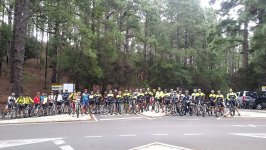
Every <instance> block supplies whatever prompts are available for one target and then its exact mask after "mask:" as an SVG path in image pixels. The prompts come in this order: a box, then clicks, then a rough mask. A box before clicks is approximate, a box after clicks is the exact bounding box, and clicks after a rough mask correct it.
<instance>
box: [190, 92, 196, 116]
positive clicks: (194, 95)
mask: <svg viewBox="0 0 266 150" xmlns="http://www.w3.org/2000/svg"><path fill="white" fill-rule="evenodd" d="M196 94H197V89H194V90H193V93H192V94H191V106H192V109H193V112H195V106H196V105H195V101H196Z"/></svg>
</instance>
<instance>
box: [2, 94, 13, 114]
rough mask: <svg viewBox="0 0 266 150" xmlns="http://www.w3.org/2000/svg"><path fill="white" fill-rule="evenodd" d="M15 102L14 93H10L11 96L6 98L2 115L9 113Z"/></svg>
mask: <svg viewBox="0 0 266 150" xmlns="http://www.w3.org/2000/svg"><path fill="white" fill-rule="evenodd" d="M15 102H16V97H15V93H12V94H11V96H8V98H7V102H6V108H5V111H4V113H6V112H8V111H10V110H11V109H12V108H13V107H14V106H15Z"/></svg>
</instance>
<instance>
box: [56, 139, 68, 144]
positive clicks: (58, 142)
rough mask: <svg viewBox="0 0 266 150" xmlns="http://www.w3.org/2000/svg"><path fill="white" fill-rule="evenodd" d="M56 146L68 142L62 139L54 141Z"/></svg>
mask: <svg viewBox="0 0 266 150" xmlns="http://www.w3.org/2000/svg"><path fill="white" fill-rule="evenodd" d="M53 142H54V144H55V145H62V144H65V143H66V142H65V141H63V140H61V139H58V140H53Z"/></svg>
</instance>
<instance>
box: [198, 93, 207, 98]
mask: <svg viewBox="0 0 266 150" xmlns="http://www.w3.org/2000/svg"><path fill="white" fill-rule="evenodd" d="M200 96H201V97H203V96H205V94H204V93H196V97H200Z"/></svg>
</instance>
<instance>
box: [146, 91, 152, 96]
mask: <svg viewBox="0 0 266 150" xmlns="http://www.w3.org/2000/svg"><path fill="white" fill-rule="evenodd" d="M145 95H150V96H152V95H153V93H152V92H145Z"/></svg>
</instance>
